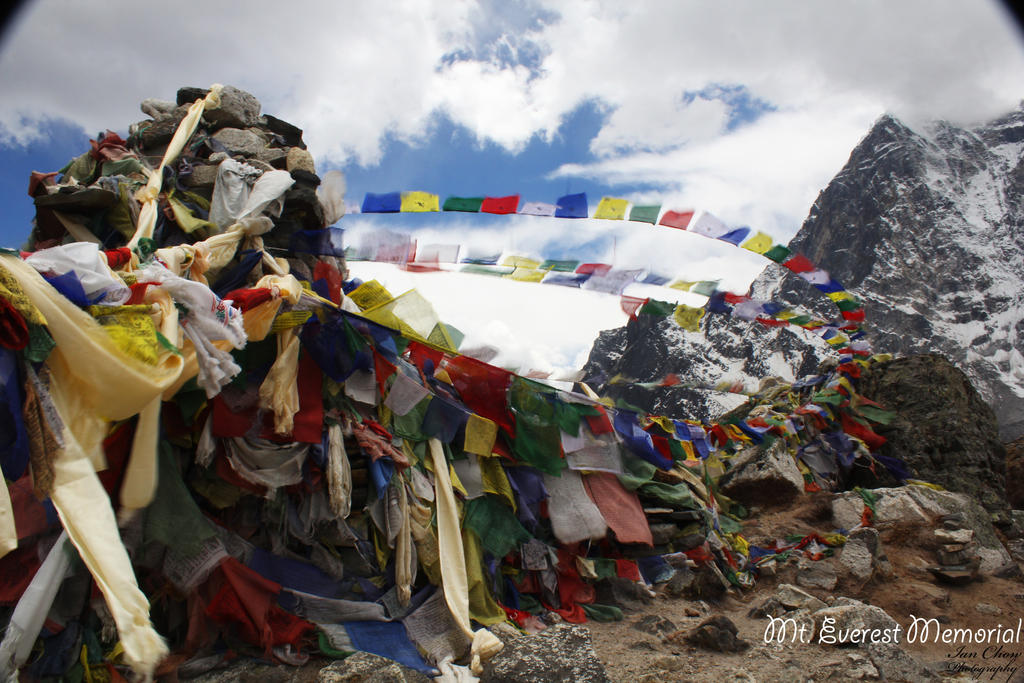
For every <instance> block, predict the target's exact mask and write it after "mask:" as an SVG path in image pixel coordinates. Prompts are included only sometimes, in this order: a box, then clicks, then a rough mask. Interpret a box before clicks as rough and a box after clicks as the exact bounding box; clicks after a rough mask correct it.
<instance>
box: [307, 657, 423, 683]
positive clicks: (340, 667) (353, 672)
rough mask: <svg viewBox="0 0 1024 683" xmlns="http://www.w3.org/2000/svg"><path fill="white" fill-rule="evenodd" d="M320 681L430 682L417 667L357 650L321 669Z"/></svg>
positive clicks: (325, 682) (339, 682)
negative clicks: (413, 667) (411, 667)
mask: <svg viewBox="0 0 1024 683" xmlns="http://www.w3.org/2000/svg"><path fill="white" fill-rule="evenodd" d="M317 681H318V682H319V683H428V681H430V679H429V678H427V677H426V676H424V675H423V674H421V673H420V672H419V671H416V670H415V669H410V668H409V667H407V666H405V665H403V664H399V663H398V662H396V661H393V660H391V659H387V658H385V657H379V656H377V655H374V654H370V653H369V652H356V653H355V654H353V655H350V656H348V657H346V658H345V659H343V660H341V661H337V662H332V663H330V664H328V665H327V666H325V667H324V668H322V669H320V675H319V676H318V677H317Z"/></svg>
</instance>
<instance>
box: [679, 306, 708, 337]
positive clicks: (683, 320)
mask: <svg viewBox="0 0 1024 683" xmlns="http://www.w3.org/2000/svg"><path fill="white" fill-rule="evenodd" d="M672 317H673V319H674V320H675V321H676V324H677V325H679V327H681V328H683V329H684V330H689V331H690V332H700V319H701V318H703V317H704V309H703V308H694V307H693V306H687V305H686V304H679V305H678V306H676V310H675V313H673V315H672Z"/></svg>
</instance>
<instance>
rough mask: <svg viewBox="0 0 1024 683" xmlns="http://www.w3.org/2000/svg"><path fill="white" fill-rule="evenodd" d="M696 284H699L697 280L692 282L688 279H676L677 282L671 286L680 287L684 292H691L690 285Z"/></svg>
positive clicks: (672, 287)
mask: <svg viewBox="0 0 1024 683" xmlns="http://www.w3.org/2000/svg"><path fill="white" fill-rule="evenodd" d="M695 284H697V283H696V282H690V281H688V280H676V281H675V282H673V283H672V284H670V285H669V287H670V288H671V289H678V290H680V291H683V292H689V291H690V287H693V286H694V285H695Z"/></svg>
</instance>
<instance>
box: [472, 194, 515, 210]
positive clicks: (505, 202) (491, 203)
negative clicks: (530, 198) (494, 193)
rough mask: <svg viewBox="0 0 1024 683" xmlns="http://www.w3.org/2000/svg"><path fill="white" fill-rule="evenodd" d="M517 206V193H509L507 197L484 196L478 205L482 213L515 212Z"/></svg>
mask: <svg viewBox="0 0 1024 683" xmlns="http://www.w3.org/2000/svg"><path fill="white" fill-rule="evenodd" d="M517 208H519V195H517V194H510V195H508V196H507V197H484V201H483V204H481V205H480V211H481V212H482V213H497V214H507V213H515V212H516V209H517Z"/></svg>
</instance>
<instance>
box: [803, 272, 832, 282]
mask: <svg viewBox="0 0 1024 683" xmlns="http://www.w3.org/2000/svg"><path fill="white" fill-rule="evenodd" d="M798 275H799V276H800V277H802V278H803V279H804V280H807V281H808V282H810V283H811V284H812V285H824V284H828V283H829V281H830V280H831V279H832V278H831V277H829V274H828V273H827V272H826V271H824V270H822V269H821V268H815V269H814V270H810V271H807V272H805V273H798Z"/></svg>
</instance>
